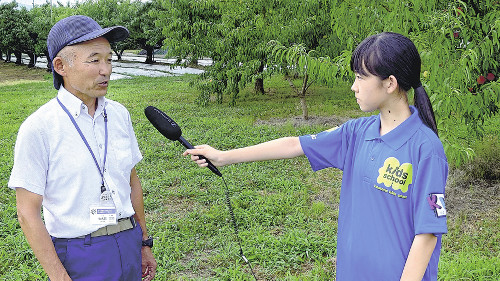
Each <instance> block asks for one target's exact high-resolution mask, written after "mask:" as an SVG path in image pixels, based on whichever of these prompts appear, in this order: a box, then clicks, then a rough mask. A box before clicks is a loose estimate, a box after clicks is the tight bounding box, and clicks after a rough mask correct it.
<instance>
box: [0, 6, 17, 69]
mask: <svg viewBox="0 0 500 281" xmlns="http://www.w3.org/2000/svg"><path fill="white" fill-rule="evenodd" d="M15 8H17V3H16V2H11V3H3V4H0V49H1V50H3V52H4V53H5V55H6V57H5V61H6V62H8V61H10V58H11V54H12V52H13V43H12V34H11V33H12V29H10V27H12V25H13V23H12V21H14V18H13V16H14V13H15Z"/></svg>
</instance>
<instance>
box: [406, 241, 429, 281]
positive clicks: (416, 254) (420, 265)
mask: <svg viewBox="0 0 500 281" xmlns="http://www.w3.org/2000/svg"><path fill="white" fill-rule="evenodd" d="M436 243H437V237H436V236H435V235H434V234H431V233H425V234H418V235H416V236H415V239H413V243H412V244H411V248H410V253H409V254H408V259H406V264H405V267H404V269H403V274H402V275H401V281H410V280H411V281H413V280H415V281H417V280H418V281H421V280H422V277H423V276H424V273H425V270H426V269H427V265H428V264H429V260H430V259H431V255H432V252H433V251H434V248H435V247H436Z"/></svg>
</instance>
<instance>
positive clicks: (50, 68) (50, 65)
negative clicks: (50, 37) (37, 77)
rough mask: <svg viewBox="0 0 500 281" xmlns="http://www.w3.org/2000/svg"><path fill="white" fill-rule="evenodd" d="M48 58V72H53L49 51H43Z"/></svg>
mask: <svg viewBox="0 0 500 281" xmlns="http://www.w3.org/2000/svg"><path fill="white" fill-rule="evenodd" d="M43 54H44V55H45V57H46V58H47V72H52V62H51V61H50V56H49V51H45V52H44V53H43Z"/></svg>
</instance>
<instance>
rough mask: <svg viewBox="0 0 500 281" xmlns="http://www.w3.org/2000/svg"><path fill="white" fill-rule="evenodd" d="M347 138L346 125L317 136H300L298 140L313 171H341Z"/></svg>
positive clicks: (347, 142) (346, 147)
mask: <svg viewBox="0 0 500 281" xmlns="http://www.w3.org/2000/svg"><path fill="white" fill-rule="evenodd" d="M348 136H349V134H348V125H347V124H343V125H342V126H340V127H336V128H332V129H330V130H327V131H324V132H321V133H319V134H317V135H305V136H300V137H299V140H300V145H301V146H302V150H303V151H304V154H305V155H306V156H307V159H308V160H309V163H310V164H311V168H312V169H313V170H314V171H318V170H321V169H325V168H330V167H334V168H338V169H340V170H343V168H344V159H345V156H346V153H347V150H348V144H349V139H348Z"/></svg>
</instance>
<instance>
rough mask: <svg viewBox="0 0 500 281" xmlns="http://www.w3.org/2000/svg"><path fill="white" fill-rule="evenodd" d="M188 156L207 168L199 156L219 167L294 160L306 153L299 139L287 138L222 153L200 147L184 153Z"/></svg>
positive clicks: (204, 146) (203, 146) (206, 147)
mask: <svg viewBox="0 0 500 281" xmlns="http://www.w3.org/2000/svg"><path fill="white" fill-rule="evenodd" d="M188 154H190V155H191V159H192V160H193V161H195V162H196V163H197V164H198V165H199V166H200V167H206V166H207V163H206V161H205V159H199V157H198V156H197V155H203V156H205V157H206V158H207V159H208V160H210V162H212V164H214V165H215V166H218V167H219V166H225V165H231V164H236V163H241V162H253V161H263V160H275V159H286V158H294V157H297V156H301V155H304V151H303V150H302V146H301V145H300V141H299V138H298V137H286V138H280V139H275V140H272V141H268V142H264V143H261V144H257V145H253V146H248V147H243V148H238V149H233V150H228V151H220V150H217V149H215V148H213V147H211V146H209V145H199V146H196V148H195V149H188V150H186V151H185V152H184V153H183V155H184V156H186V155H188Z"/></svg>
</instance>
